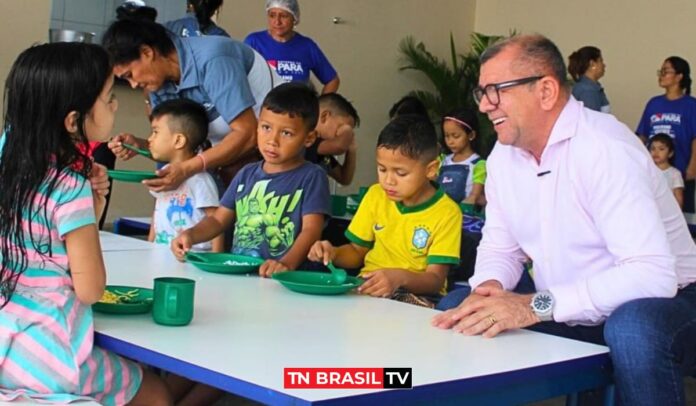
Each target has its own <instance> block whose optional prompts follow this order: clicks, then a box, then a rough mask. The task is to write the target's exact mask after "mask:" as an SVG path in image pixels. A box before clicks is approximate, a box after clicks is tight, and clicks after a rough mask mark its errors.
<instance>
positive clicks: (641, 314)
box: [433, 35, 696, 405]
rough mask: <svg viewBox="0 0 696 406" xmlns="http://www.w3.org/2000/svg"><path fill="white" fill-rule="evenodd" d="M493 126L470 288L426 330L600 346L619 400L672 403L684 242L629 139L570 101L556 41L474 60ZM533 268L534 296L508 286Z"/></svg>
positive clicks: (695, 290) (689, 258) (685, 287)
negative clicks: (530, 335)
mask: <svg viewBox="0 0 696 406" xmlns="http://www.w3.org/2000/svg"><path fill="white" fill-rule="evenodd" d="M479 85H480V86H479V87H478V88H477V89H475V90H474V96H475V98H476V100H477V101H478V103H479V109H480V110H481V112H483V113H486V114H487V115H488V118H489V119H490V120H491V121H492V122H493V124H494V126H495V129H496V132H497V133H498V141H499V142H498V144H497V145H496V147H495V149H494V150H493V153H492V154H491V155H490V157H489V160H488V163H487V169H488V179H487V181H486V197H487V199H488V205H487V207H486V225H485V227H484V229H483V239H482V241H481V244H480V246H479V249H478V255H477V260H476V271H475V273H474V276H473V277H472V278H471V279H470V280H469V283H470V284H471V287H472V289H473V293H472V294H471V295H469V296H468V297H467V298H466V299H465V300H464V301H463V302H462V303H461V305H459V307H457V308H455V309H451V310H448V311H446V312H444V313H442V314H439V315H438V316H436V317H435V318H434V319H433V325H435V326H438V327H441V328H453V329H454V330H456V331H458V332H461V333H463V334H467V335H474V334H482V335H484V336H486V337H493V336H495V335H497V334H499V333H501V332H503V331H505V330H510V329H518V328H526V327H528V328H531V329H533V330H536V331H542V332H548V333H551V334H556V335H562V336H566V337H570V338H575V339H581V340H585V341H592V342H597V343H606V344H607V345H608V346H609V347H610V348H611V356H612V360H613V363H614V368H615V380H616V385H617V390H618V394H619V397H620V399H621V401H622V403H623V404H627V405H639V404H650V405H656V404H683V403H684V401H685V400H684V391H683V384H682V380H681V374H682V373H685V372H690V371H693V370H694V369H695V366H696V284H693V283H692V282H694V281H695V280H696V246H695V245H694V242H693V240H692V239H691V237H690V235H689V231H688V229H687V226H686V222H685V221H684V217H683V215H682V213H681V211H680V210H679V206H678V205H677V203H676V200H675V199H674V197H673V196H672V192H671V191H670V190H669V188H668V187H667V184H666V182H665V180H664V178H663V177H662V175H661V173H660V172H659V170H658V169H657V167H656V166H655V165H654V164H653V162H652V159H651V157H650V155H649V153H648V152H647V150H646V149H645V147H644V146H643V145H642V144H641V143H640V141H639V139H638V138H637V137H636V136H635V135H634V134H633V133H632V132H631V131H630V130H629V129H628V128H627V127H626V126H625V125H623V124H622V123H620V122H618V121H617V120H616V119H615V118H614V116H611V115H607V114H600V113H597V112H594V111H591V110H589V109H586V108H583V107H582V104H580V103H579V102H578V101H577V100H575V99H574V98H572V97H571V96H570V91H569V89H568V87H567V85H566V83H565V65H564V62H563V57H562V56H561V54H560V52H559V51H558V48H557V47H556V46H555V45H554V44H553V42H551V41H550V40H548V39H547V38H544V37H542V36H539V35H524V36H515V37H513V38H511V39H508V40H506V41H505V42H502V43H499V44H497V45H494V46H492V47H490V48H489V49H488V50H486V52H485V53H484V54H483V55H482V56H481V74H480V78H479ZM528 259H531V260H532V262H533V266H534V282H535V285H536V288H537V293H536V294H529V295H522V294H517V293H513V292H511V290H512V289H514V287H515V285H516V284H517V282H518V281H519V279H520V276H521V274H522V272H523V263H525V262H526V261H527V260H528Z"/></svg>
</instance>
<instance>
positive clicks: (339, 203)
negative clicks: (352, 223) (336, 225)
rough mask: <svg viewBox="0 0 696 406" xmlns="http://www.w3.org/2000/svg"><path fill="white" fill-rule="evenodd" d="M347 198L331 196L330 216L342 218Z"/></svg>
mask: <svg viewBox="0 0 696 406" xmlns="http://www.w3.org/2000/svg"><path fill="white" fill-rule="evenodd" d="M347 203H348V196H341V195H331V215H332V216H342V215H344V214H346V204H347Z"/></svg>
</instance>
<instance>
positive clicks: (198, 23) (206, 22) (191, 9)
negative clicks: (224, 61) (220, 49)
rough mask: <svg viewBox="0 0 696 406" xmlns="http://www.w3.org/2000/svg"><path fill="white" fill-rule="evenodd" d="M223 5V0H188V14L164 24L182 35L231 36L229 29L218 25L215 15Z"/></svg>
mask: <svg viewBox="0 0 696 406" xmlns="http://www.w3.org/2000/svg"><path fill="white" fill-rule="evenodd" d="M220 7H222V0H187V1H186V16H185V17H184V18H180V19H178V20H173V21H168V22H166V23H164V26H165V27H166V28H167V29H168V30H169V31H171V32H173V33H174V34H176V35H178V36H180V37H200V36H201V35H222V36H223V37H229V36H230V35H229V34H228V33H227V31H225V30H223V29H222V28H220V27H218V26H217V24H215V22H214V21H213V19H212V18H213V16H214V15H215V13H217V12H218V10H219V9H220Z"/></svg>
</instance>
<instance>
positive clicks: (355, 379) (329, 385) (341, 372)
mask: <svg viewBox="0 0 696 406" xmlns="http://www.w3.org/2000/svg"><path fill="white" fill-rule="evenodd" d="M411 372H412V371H411V368H284V369H283V383H284V385H283V386H284V388H285V389H380V388H387V389H410V388H412V387H413V386H412V376H411Z"/></svg>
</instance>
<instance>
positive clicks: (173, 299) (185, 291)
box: [152, 277, 196, 326]
mask: <svg viewBox="0 0 696 406" xmlns="http://www.w3.org/2000/svg"><path fill="white" fill-rule="evenodd" d="M195 287H196V281H194V280H192V279H187V278H170V277H167V278H155V289H154V295H153V303H152V319H153V320H154V321H155V323H157V324H162V325H165V326H185V325H187V324H189V323H190V322H191V320H192V319H193V293H194V290H195Z"/></svg>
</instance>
